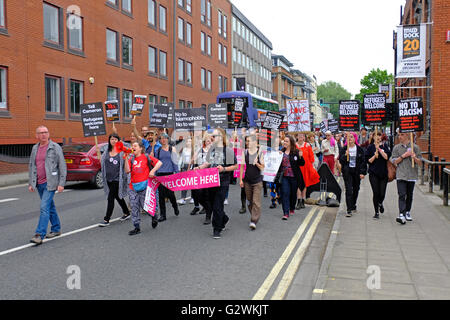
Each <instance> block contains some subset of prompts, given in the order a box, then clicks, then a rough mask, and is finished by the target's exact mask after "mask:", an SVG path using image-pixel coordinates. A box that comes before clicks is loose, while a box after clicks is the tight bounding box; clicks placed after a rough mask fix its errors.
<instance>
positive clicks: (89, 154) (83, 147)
mask: <svg viewBox="0 0 450 320" xmlns="http://www.w3.org/2000/svg"><path fill="white" fill-rule="evenodd" d="M106 144H107V143H101V144H99V145H98V147H99V148H100V150H101V149H102V147H103V146H104V145H106ZM62 149H63V153H64V159H65V161H66V165H67V178H66V181H88V182H90V183H91V184H92V185H93V186H94V187H96V188H103V177H102V172H101V164H100V159H98V157H97V149H96V147H95V144H88V143H79V144H68V145H65V146H63V147H62Z"/></svg>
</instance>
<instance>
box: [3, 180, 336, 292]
mask: <svg viewBox="0 0 450 320" xmlns="http://www.w3.org/2000/svg"><path fill="white" fill-rule="evenodd" d="M188 195H189V193H188ZM313 195H314V194H313ZM177 198H179V194H177ZM262 202H263V204H262V206H263V212H262V217H261V220H260V222H259V223H258V226H257V230H255V231H250V229H249V227H248V224H249V220H250V216H249V213H248V212H247V213H246V214H239V212H238V211H239V209H240V189H239V186H237V185H231V186H230V196H229V203H230V204H229V205H226V206H225V211H226V213H227V214H228V215H229V217H230V221H229V223H228V225H227V229H226V230H225V231H224V232H223V234H222V238H221V239H218V240H215V239H213V237H212V227H211V225H203V220H204V215H195V216H191V215H190V214H189V213H190V211H191V210H192V208H193V205H192V204H187V205H184V206H180V212H181V213H180V215H179V216H178V217H177V216H175V215H174V214H173V210H172V208H171V206H170V204H168V205H169V206H168V213H167V217H168V219H167V221H165V222H162V223H160V224H159V225H158V227H157V228H156V229H152V227H151V218H150V217H149V216H147V215H143V216H142V223H141V234H139V235H136V236H132V237H131V236H129V235H128V231H130V230H131V229H132V224H131V219H130V220H128V221H124V222H121V221H116V222H113V223H111V225H110V226H108V227H106V228H99V227H97V226H96V224H98V223H99V222H101V221H102V219H103V216H104V214H105V210H106V198H105V196H104V193H103V190H96V189H91V187H90V186H89V185H87V184H84V183H71V184H70V185H69V186H67V187H66V190H65V192H63V193H61V194H56V195H55V203H56V207H57V210H58V214H59V217H60V220H61V224H62V232H63V235H64V234H65V233H68V232H71V231H76V230H79V229H83V228H86V227H89V226H92V228H89V229H85V230H81V231H80V232H75V233H73V234H70V235H67V236H64V237H60V238H56V239H54V240H52V241H48V242H45V243H44V244H42V245H40V246H30V245H29V240H30V239H31V237H32V236H33V235H34V231H35V229H36V225H37V221H38V218H39V196H38V194H37V193H30V192H28V190H27V187H26V186H19V187H9V188H1V189H0V272H1V275H2V276H1V278H0V299H6V300H8V299H82V300H84V299H155V300H156V299H168V300H179V299H188V300H197V299H199V300H223V299H237V300H241V299H246V300H247V299H252V298H253V297H254V296H255V294H256V292H260V291H258V290H260V288H261V286H262V285H263V284H264V283H267V279H268V276H269V275H271V276H272V277H273V285H272V286H271V287H270V288H267V290H266V291H267V294H266V295H265V296H264V299H269V298H270V297H271V296H272V294H273V293H274V291H275V290H276V288H277V285H278V283H279V282H280V280H281V278H282V277H283V273H284V271H285V270H286V268H287V265H288V262H289V261H286V263H285V264H282V265H281V267H280V270H278V272H279V273H274V266H275V265H277V263H278V264H279V263H280V261H283V259H282V256H283V253H286V248H287V247H289V246H291V247H292V239H293V238H294V237H295V236H296V235H297V236H298V235H299V232H298V231H299V229H300V228H301V227H302V223H303V222H304V220H305V218H306V217H307V216H308V214H309V213H310V211H311V210H312V209H314V210H315V211H314V215H311V216H310V219H311V224H309V225H303V228H304V233H303V234H300V236H299V237H298V242H296V243H294V246H293V247H292V248H291V249H292V252H295V251H296V250H294V249H296V246H301V245H303V246H304V247H306V248H307V246H306V245H307V243H303V242H304V241H303V240H304V237H305V235H304V234H305V233H307V231H308V230H310V229H311V225H312V224H313V223H312V222H313V220H317V222H318V229H317V230H318V232H317V233H318V234H322V236H323V237H325V238H326V237H327V234H325V235H323V234H324V232H321V231H320V230H321V228H322V222H323V221H328V223H330V221H331V220H333V219H334V216H335V215H336V212H337V208H333V209H331V208H328V209H327V210H325V209H324V210H323V211H324V212H325V213H324V218H323V219H315V218H316V217H317V216H318V214H319V211H320V210H319V209H320V208H319V207H315V206H307V208H305V209H302V210H299V211H296V212H295V215H294V216H292V217H291V218H290V219H289V220H288V221H283V220H282V219H281V217H282V211H281V206H279V207H278V208H276V209H269V205H270V201H269V198H262ZM322 213H323V212H322ZM120 216H121V211H120V207H119V206H118V204H117V203H116V207H115V211H114V213H113V217H112V219H114V218H119V217H120ZM331 222H332V221H331ZM312 231H315V230H312ZM325 233H326V232H325ZM314 234H315V233H314V232H310V235H312V236H314ZM325 245H326V243H325ZM22 246H25V247H23V248H20V247H22ZM14 248H18V250H16V251H13V252H9V253H8V252H7V250H10V249H14ZM318 251H320V252H322V250H321V249H318V248H315V252H316V253H317V252H318ZM316 255H317V256H319V257H320V254H316ZM306 256H307V255H306ZM73 268H76V270H78V271H79V284H80V287H79V289H78V288H75V289H69V287H70V285H69V286H68V283H69V282H70V279H73V278H71V277H72V276H73V275H74V274H75V273H72V271H73V270H74V269H73ZM299 270H300V271H299V272H301V270H302V268H300V269H299ZM307 276H308V275H305V274H304V275H302V277H307ZM311 276H314V275H311Z"/></svg>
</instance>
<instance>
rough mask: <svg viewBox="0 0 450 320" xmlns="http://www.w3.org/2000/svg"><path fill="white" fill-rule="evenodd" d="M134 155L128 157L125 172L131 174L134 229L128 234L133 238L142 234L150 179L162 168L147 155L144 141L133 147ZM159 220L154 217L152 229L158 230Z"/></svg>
mask: <svg viewBox="0 0 450 320" xmlns="http://www.w3.org/2000/svg"><path fill="white" fill-rule="evenodd" d="M131 149H132V150H133V154H132V155H130V154H129V155H128V161H126V162H125V172H126V173H130V172H131V182H130V185H129V187H130V190H129V192H128V195H129V198H130V204H131V219H132V221H133V225H134V229H133V230H131V231H130V232H129V233H128V234H129V235H130V236H133V235H135V234H138V233H140V232H141V229H140V222H141V218H140V212H141V210H142V209H143V208H144V201H145V194H146V192H147V182H148V178H153V177H155V174H156V171H158V169H159V168H160V167H161V166H162V162H161V161H159V160H158V159H156V158H154V157H152V156H150V155H147V154H145V147H144V144H143V143H142V141H139V142H135V143H133V144H132V145H131ZM157 225H158V220H157V219H156V215H155V217H152V227H153V228H156V226H157Z"/></svg>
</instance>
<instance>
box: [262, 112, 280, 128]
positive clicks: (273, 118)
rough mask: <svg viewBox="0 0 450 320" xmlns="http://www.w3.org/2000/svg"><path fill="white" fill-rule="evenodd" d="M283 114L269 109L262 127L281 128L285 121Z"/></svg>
mask: <svg viewBox="0 0 450 320" xmlns="http://www.w3.org/2000/svg"><path fill="white" fill-rule="evenodd" d="M283 118H284V117H283V115H282V114H280V113H277V112H272V111H268V112H267V113H266V117H265V118H264V122H263V125H262V127H263V128H264V129H270V130H279V129H280V127H281V123H282V122H283Z"/></svg>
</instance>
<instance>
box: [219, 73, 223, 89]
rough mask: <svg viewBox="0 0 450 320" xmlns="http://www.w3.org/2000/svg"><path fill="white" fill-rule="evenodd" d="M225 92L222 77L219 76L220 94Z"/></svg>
mask: <svg viewBox="0 0 450 320" xmlns="http://www.w3.org/2000/svg"><path fill="white" fill-rule="evenodd" d="M220 92H223V87H222V76H219V93H220Z"/></svg>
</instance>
